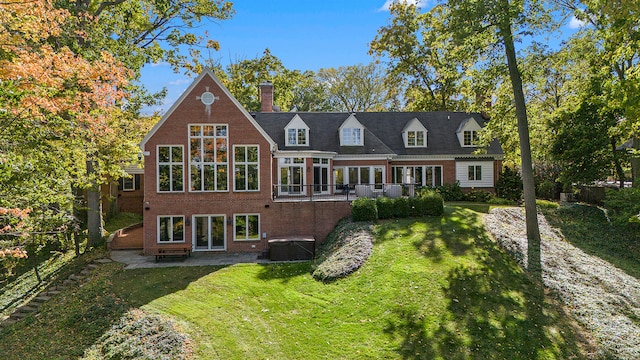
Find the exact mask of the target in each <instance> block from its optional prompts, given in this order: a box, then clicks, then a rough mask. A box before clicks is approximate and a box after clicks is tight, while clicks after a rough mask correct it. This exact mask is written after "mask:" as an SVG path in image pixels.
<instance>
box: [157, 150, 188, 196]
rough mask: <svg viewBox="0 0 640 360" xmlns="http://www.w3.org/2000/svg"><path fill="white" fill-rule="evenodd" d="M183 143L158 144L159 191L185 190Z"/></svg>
mask: <svg viewBox="0 0 640 360" xmlns="http://www.w3.org/2000/svg"><path fill="white" fill-rule="evenodd" d="M182 150H183V147H182V146H181V145H168V146H158V162H157V164H158V192H175V191H183V190H184V186H183V181H184V180H183V174H184V165H183V163H182V152H183V151H182Z"/></svg>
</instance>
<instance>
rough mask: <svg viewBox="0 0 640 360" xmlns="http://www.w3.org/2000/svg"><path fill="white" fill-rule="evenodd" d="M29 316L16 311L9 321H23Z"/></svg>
mask: <svg viewBox="0 0 640 360" xmlns="http://www.w3.org/2000/svg"><path fill="white" fill-rule="evenodd" d="M28 315H29V314H27V313H23V312H22V311H15V312H14V313H13V314H11V316H9V319H11V320H22V319H24V318H25V317H27V316H28Z"/></svg>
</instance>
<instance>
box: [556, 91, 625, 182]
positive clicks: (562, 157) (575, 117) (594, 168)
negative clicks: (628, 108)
mask: <svg viewBox="0 0 640 360" xmlns="http://www.w3.org/2000/svg"><path fill="white" fill-rule="evenodd" d="M619 119H620V114H619V113H615V112H610V110H609V109H608V107H607V106H603V104H602V103H600V102H599V101H598V99H597V97H590V98H586V99H583V100H582V102H581V103H580V104H578V105H577V107H574V108H572V109H571V110H568V111H567V112H564V113H562V114H561V115H560V116H559V117H558V118H557V119H556V121H554V122H553V123H552V124H551V129H552V130H553V131H554V133H555V136H554V142H553V143H552V147H551V151H550V152H551V155H552V158H553V159H554V160H555V161H558V162H559V163H560V164H561V165H562V170H561V175H560V177H561V179H560V181H561V182H562V183H564V184H572V183H578V184H589V183H591V182H593V181H596V180H602V179H605V178H606V177H607V176H608V175H610V174H612V173H614V172H615V171H616V169H621V164H620V159H619V157H618V156H616V153H617V152H618V151H617V150H616V146H617V144H618V143H619V139H618V138H617V137H616V136H615V135H614V134H612V133H611V132H610V129H611V128H612V127H615V125H616V123H617V122H618V120H619ZM618 175H620V174H618ZM622 177H623V180H624V174H622Z"/></svg>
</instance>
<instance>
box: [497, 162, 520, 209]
mask: <svg viewBox="0 0 640 360" xmlns="http://www.w3.org/2000/svg"><path fill="white" fill-rule="evenodd" d="M496 193H497V194H498V196H500V197H502V198H505V199H509V200H513V201H520V199H521V198H522V178H521V177H520V174H519V173H518V171H517V170H516V169H512V168H509V167H505V168H504V170H503V171H502V172H501V173H500V177H499V178H498V181H497V182H496Z"/></svg>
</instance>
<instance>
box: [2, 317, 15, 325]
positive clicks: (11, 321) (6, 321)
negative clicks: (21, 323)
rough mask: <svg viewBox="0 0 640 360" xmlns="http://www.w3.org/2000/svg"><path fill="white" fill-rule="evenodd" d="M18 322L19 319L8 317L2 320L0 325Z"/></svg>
mask: <svg viewBox="0 0 640 360" xmlns="http://www.w3.org/2000/svg"><path fill="white" fill-rule="evenodd" d="M17 322H18V320H16V319H11V318H7V319H5V320H4V321H2V322H0V326H9V325H11V324H15V323H17Z"/></svg>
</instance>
